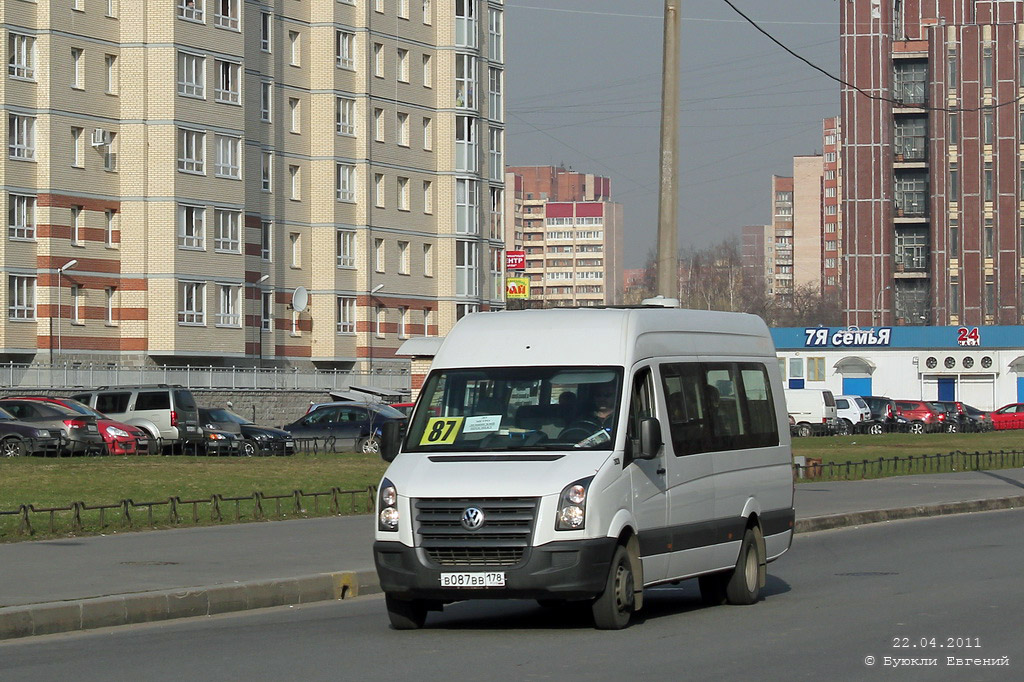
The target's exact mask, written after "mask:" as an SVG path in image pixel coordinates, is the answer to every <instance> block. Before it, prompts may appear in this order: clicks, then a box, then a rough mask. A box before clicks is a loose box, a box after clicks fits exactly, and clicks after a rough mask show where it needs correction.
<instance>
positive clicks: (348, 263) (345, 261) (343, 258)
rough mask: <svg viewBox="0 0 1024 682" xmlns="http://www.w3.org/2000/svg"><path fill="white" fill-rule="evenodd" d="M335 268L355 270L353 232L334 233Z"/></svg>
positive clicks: (354, 240) (341, 231)
mask: <svg viewBox="0 0 1024 682" xmlns="http://www.w3.org/2000/svg"><path fill="white" fill-rule="evenodd" d="M334 241H335V248H336V253H337V256H336V261H337V267H339V268H342V269H355V267H356V233H355V230H346V229H338V230H337V231H336V233H335V238H334Z"/></svg>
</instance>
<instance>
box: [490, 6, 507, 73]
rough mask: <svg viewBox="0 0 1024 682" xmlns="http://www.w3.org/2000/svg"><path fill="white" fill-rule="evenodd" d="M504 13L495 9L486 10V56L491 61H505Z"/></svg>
mask: <svg viewBox="0 0 1024 682" xmlns="http://www.w3.org/2000/svg"><path fill="white" fill-rule="evenodd" d="M504 35H505V13H504V12H502V11H501V10H497V9H489V10H488V18H487V57H488V59H490V60H491V61H492V62H503V61H505V39H504Z"/></svg>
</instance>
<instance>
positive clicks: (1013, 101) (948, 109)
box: [722, 0, 1024, 112]
mask: <svg viewBox="0 0 1024 682" xmlns="http://www.w3.org/2000/svg"><path fill="white" fill-rule="evenodd" d="M722 2H724V3H725V4H726V5H728V6H729V7H730V8H732V10H733V11H734V12H736V14H738V15H740V16H741V17H743V18H744V19H745V20H746V21H747V23H748V24H750V25H751V26H753V27H754V28H755V29H757V31H758V32H759V33H761V34H762V35H764V36H765V37H766V38H768V40H770V41H772V42H773V43H775V44H776V45H778V46H779V47H781V48H782V49H783V50H785V51H786V52H788V53H789V54H790V55H792V56H793V57H796V58H797V59H799V60H800V61H802V62H803V63H804V64H806V65H807V66H809V67H811V68H812V69H814V70H815V71H818V72H819V73H822V74H824V75H825V76H827V77H828V78H830V79H832V80H834V81H835V82H837V83H839V84H840V85H844V86H846V87H848V88H850V89H851V90H854V91H856V92H857V93H859V94H861V95H863V96H864V97H867V98H868V99H873V100H877V101H879V102H889V103H890V104H898V105H902V104H903V102H901V101H899V100H897V99H894V98H892V97H887V96H885V95H875V94H872V93H870V92H867V91H866V90H862V89H861V88H858V87H857V86H856V85H854V84H852V83H849V82H847V81H846V80H843V79H842V78H839V77H838V76H833V75H832V74H831V73H829V72H828V71H826V70H825V69H823V68H821V67H820V66H818V65H817V64H815V63H814V62H812V61H810V60H809V59H806V58H805V57H803V56H801V55H799V54H797V53H796V52H794V51H793V50H791V49H789V48H788V47H787V46H786V45H784V44H783V43H782V42H781V41H779V40H778V39H777V38H776V37H775V36H773V35H772V34H771V33H768V31H766V30H764V29H763V28H761V26H759V25H758V23H757V22H756V21H754V20H753V19H751V18H750V17H748V16H747V15H746V14H744V13H743V12H742V11H741V10H740V9H739V8H738V7H736V5H734V4H732V2H731V1H730V0H722ZM1022 99H1024V95H1021V96H1019V97H1014V98H1013V99H1009V100H1006V101H1005V102H997V103H996V104H984V105H982V106H980V107H973V108H964V107H933V106H927V105H926V106H915V107H914V108H915V109H924V110H925V111H945V112H973V111H989V110H991V109H998V108H1000V107H1004V106H1007V105H1009V104H1016V103H1017V102H1020V101H1021V100H1022Z"/></svg>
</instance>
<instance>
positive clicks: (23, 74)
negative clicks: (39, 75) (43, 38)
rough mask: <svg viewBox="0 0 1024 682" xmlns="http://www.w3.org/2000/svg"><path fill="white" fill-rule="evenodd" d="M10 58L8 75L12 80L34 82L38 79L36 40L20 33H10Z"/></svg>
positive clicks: (8, 42) (8, 41)
mask: <svg viewBox="0 0 1024 682" xmlns="http://www.w3.org/2000/svg"><path fill="white" fill-rule="evenodd" d="M7 48H8V53H9V54H10V57H9V58H8V62H7V73H8V74H9V75H10V76H11V77H12V78H20V79H23V80H29V81H34V80H35V79H36V39H35V38H34V37H33V36H27V35H22V34H20V33H10V34H8V39H7Z"/></svg>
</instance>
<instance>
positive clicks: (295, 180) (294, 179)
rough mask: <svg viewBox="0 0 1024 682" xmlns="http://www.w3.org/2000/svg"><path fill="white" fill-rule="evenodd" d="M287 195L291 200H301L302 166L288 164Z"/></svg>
mask: <svg viewBox="0 0 1024 682" xmlns="http://www.w3.org/2000/svg"><path fill="white" fill-rule="evenodd" d="M288 180H289V184H290V187H289V195H288V198H289V199H290V200H292V201H302V167H301V166H288Z"/></svg>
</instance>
